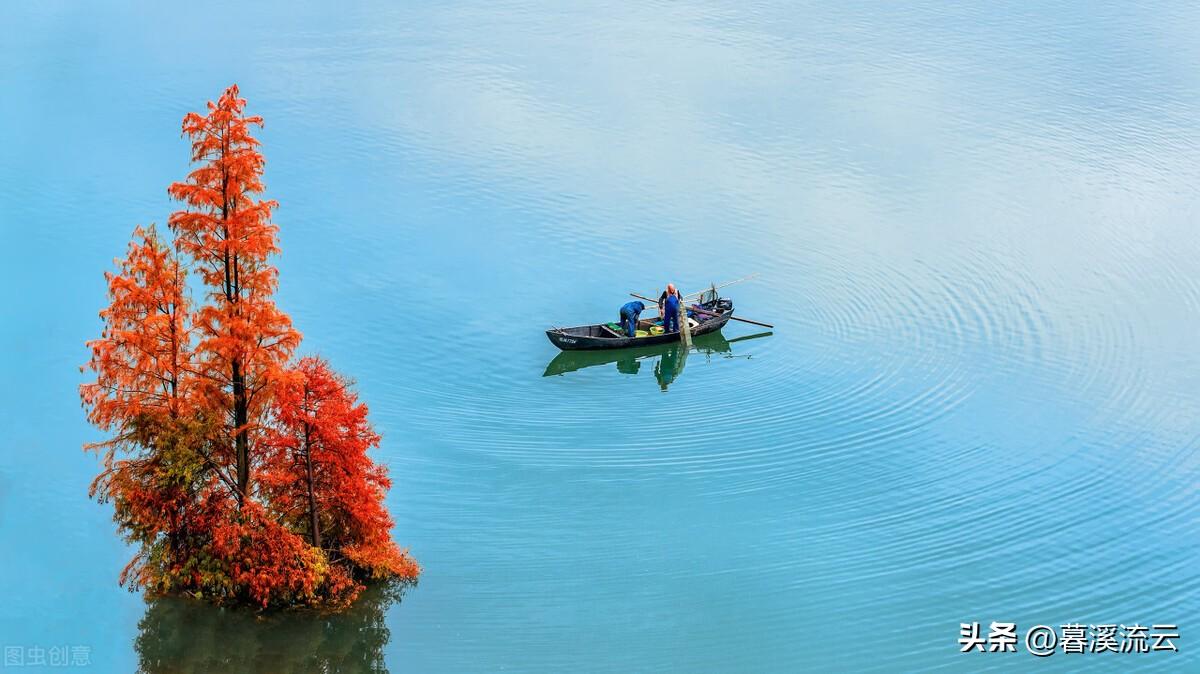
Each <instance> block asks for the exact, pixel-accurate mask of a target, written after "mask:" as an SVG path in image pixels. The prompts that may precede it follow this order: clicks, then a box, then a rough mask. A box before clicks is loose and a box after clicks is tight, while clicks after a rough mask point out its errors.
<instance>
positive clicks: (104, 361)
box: [80, 226, 219, 585]
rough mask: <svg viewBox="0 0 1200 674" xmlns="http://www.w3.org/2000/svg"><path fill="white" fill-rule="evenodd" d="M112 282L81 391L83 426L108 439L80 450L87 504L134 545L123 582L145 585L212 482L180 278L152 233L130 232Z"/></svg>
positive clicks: (176, 549)
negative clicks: (91, 376)
mask: <svg viewBox="0 0 1200 674" xmlns="http://www.w3.org/2000/svg"><path fill="white" fill-rule="evenodd" d="M117 264H118V270H117V272H116V273H107V274H105V278H106V279H107V281H108V295H109V305H108V307H107V308H105V309H104V310H103V311H101V312H100V318H101V320H102V321H103V324H104V330H103V332H102V333H101V336H100V338H99V339H96V340H93V341H91V342H88V346H89V347H90V348H91V351H92V356H91V359H90V361H89V362H88V366H89V367H90V368H91V369H92V370H93V371H95V373H96V380H95V381H93V382H90V383H87V384H84V385H83V386H81V387H80V395H81V397H82V400H83V405H84V408H85V409H86V410H87V417H88V420H89V421H91V422H92V423H93V424H95V425H96V426H98V427H100V428H101V429H102V430H104V431H107V432H108V433H110V434H111V437H110V438H109V439H107V440H104V441H102V442H98V443H93V444H91V445H89V446H88V447H89V448H90V449H94V450H97V451H99V452H101V454H102V457H103V462H104V469H103V470H102V471H101V473H100V475H99V476H97V477H96V479H95V480H94V481H93V483H92V488H91V494H92V495H93V496H96V497H98V498H99V499H100V500H101V501H107V500H111V501H112V502H113V505H114V508H115V519H116V521H117V524H118V527H119V529H120V530H121V531H122V533H123V534H124V535H125V536H126V538H127V539H129V540H130V541H131V542H135V543H138V544H139V548H138V554H137V556H135V557H134V559H133V560H132V561H131V562H130V563H129V565H128V566H127V567H126V569H125V571H124V572H123V573H122V582H125V580H126V579H127V578H129V579H131V580H132V582H133V583H134V584H135V585H139V584H146V583H151V582H152V579H153V578H154V577H155V576H156V574H157V573H158V571H159V570H161V569H163V568H167V567H170V566H171V565H172V564H174V563H175V562H176V561H177V560H178V556H179V553H180V552H181V547H182V544H183V541H184V540H185V539H186V538H187V535H188V534H187V532H188V530H189V526H190V524H191V519H192V516H193V515H194V509H193V508H192V505H193V504H194V499H195V495H196V493H197V491H198V490H199V489H201V488H202V485H203V484H204V482H205V481H206V480H207V479H210V478H211V476H213V475H218V474H219V471H218V472H214V471H213V469H214V466H213V464H212V463H211V462H210V461H208V457H207V456H206V455H205V451H204V450H205V447H204V435H205V431H204V424H203V422H202V416H201V414H200V411H199V409H198V408H197V406H196V396H195V395H194V394H195V383H196V377H195V376H194V374H193V372H192V369H191V362H192V338H191V328H190V321H189V303H188V300H187V294H186V276H185V272H184V269H183V267H182V265H181V264H180V262H179V260H178V259H177V258H176V257H175V256H174V254H173V253H172V252H171V250H170V248H168V247H167V246H166V245H165V244H164V243H163V242H162V241H161V240H160V239H159V237H158V234H157V232H156V231H155V229H154V227H153V226H151V227H150V229H149V230H143V229H142V228H141V227H138V228H137V229H135V230H134V233H133V241H132V242H131V243H130V244H129V251H128V254H127V255H126V257H125V259H124V260H119V261H117Z"/></svg>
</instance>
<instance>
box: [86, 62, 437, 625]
mask: <svg viewBox="0 0 1200 674" xmlns="http://www.w3.org/2000/svg"><path fill="white" fill-rule="evenodd" d="M244 107H245V101H244V100H242V99H241V98H239V97H238V90H237V87H236V86H233V87H230V88H229V89H228V90H226V91H225V93H224V94H223V95H222V96H221V98H220V99H219V100H218V101H217V102H216V103H209V105H208V114H207V115H206V116H201V115H198V114H195V113H191V114H188V115H187V116H186V117H185V118H184V120H183V131H184V133H185V134H186V135H188V136H189V137H190V138H191V140H192V159H193V161H195V162H199V163H200V166H199V167H198V168H196V169H195V170H194V171H192V172H191V174H189V176H188V179H187V180H186V181H184V182H182V183H175V184H173V185H171V187H170V189H169V191H170V193H171V195H172V196H174V197H176V198H178V199H180V200H182V201H184V202H186V204H187V208H185V209H184V210H182V211H179V212H176V213H174V214H172V215H171V218H170V224H171V227H172V229H173V231H174V232H175V241H174V244H175V249H176V251H177V252H179V253H182V260H181V259H180V258H177V257H176V255H175V254H174V253H173V252H172V251H171V249H170V247H169V246H167V245H166V244H165V243H163V242H162V241H161V240H160V239H159V237H158V234H157V233H156V232H155V230H154V228H153V227H151V228H150V229H149V230H148V231H146V230H142V229H140V228H139V229H137V230H135V231H134V241H133V242H132V243H131V244H130V246H129V252H128V255H127V256H126V258H125V259H124V260H121V261H118V270H117V272H116V273H111V274H106V278H107V280H108V294H109V305H108V307H107V308H105V309H104V310H103V311H101V312H100V317H101V320H102V321H103V324H104V329H103V332H102V334H101V336H100V338H99V339H97V340H93V341H91V342H88V346H89V348H90V349H91V352H92V355H91V359H90V360H89V362H88V367H90V368H91V369H92V370H93V371H94V372H95V374H96V379H95V381H93V382H89V383H87V384H84V385H83V386H81V387H80V396H81V398H82V400H83V405H84V408H85V409H86V410H87V417H88V420H89V421H91V422H92V423H93V424H95V425H96V426H98V427H99V428H101V429H102V430H104V431H105V432H107V433H108V434H109V435H110V437H109V438H108V439H107V440H104V441H102V442H98V443H94V444H92V445H89V446H88V447H89V448H90V449H95V450H98V451H100V452H101V453H102V456H103V461H104V468H103V470H102V472H101V473H100V475H99V476H98V477H97V478H96V480H95V482H94V483H93V485H92V494H93V495H94V496H97V497H98V498H99V499H100V500H101V501H112V502H113V504H114V509H115V513H114V519H115V520H116V522H117V524H118V528H119V529H120V530H121V532H122V533H123V534H124V535H125V536H126V538H127V539H128V540H129V541H130V542H132V543H135V544H136V545H137V553H136V555H135V557H134V559H133V560H132V561H131V562H130V563H129V565H128V566H127V567H126V569H125V571H124V572H122V575H121V582H122V583H123V584H124V583H129V584H130V586H131V587H145V588H146V589H147V590H148V591H151V592H153V593H155V594H169V593H186V594H191V595H195V596H204V597H207V598H210V599H212V600H214V601H218V602H227V601H229V602H247V603H254V604H257V605H259V606H263V607H266V606H292V605H297V604H315V605H335V606H340V605H343V604H344V603H346V602H348V601H350V600H352V599H353V598H354V597H355V596H357V594H358V592H359V591H360V590H361V589H362V584H363V582H364V581H365V580H367V579H372V578H375V579H378V578H414V577H415V576H416V575H417V573H418V568H417V565H416V563H415V562H413V561H412V559H410V558H409V557H408V556H407V554H406V553H404V552H402V551H400V550H399V549H398V548H397V547H396V545H395V543H393V542H392V540H391V538H390V534H389V531H390V529H391V527H392V520H391V518H390V517H389V516H388V513H387V511H386V510H385V509H384V506H383V496H384V493H385V492H386V490H387V489H388V487H389V483H388V480H387V477H386V475H385V472H384V470H383V468H382V467H380V466H377V465H376V464H374V463H373V462H372V461H371V460H370V459H369V458H368V457H367V454H366V452H367V450H368V449H369V448H371V447H374V446H376V445H377V444H378V442H379V437H378V436H377V435H376V434H375V433H374V432H373V431H372V430H371V427H370V425H369V424H368V423H367V419H366V407H365V406H364V405H362V404H361V403H359V402H358V400H357V398H356V397H355V396H354V394H353V393H352V392H350V391H349V389H348V388H347V385H346V382H345V381H344V380H343V379H341V378H339V377H338V376H337V375H335V374H334V373H333V372H332V371H331V370H329V368H328V366H327V365H326V364H325V363H324V361H320V360H317V359H304V360H301V361H300V363H299V364H298V365H297V366H296V367H295V368H294V369H293V370H287V369H286V363H287V361H288V359H289V358H290V356H291V354H292V352H293V351H294V350H295V349H296V347H297V345H298V344H299V342H300V334H299V333H298V332H296V331H295V330H294V329H293V328H292V325H291V320H290V319H289V318H288V317H287V315H286V314H284V313H283V312H281V311H280V310H279V309H278V308H276V306H275V303H274V300H273V299H272V296H273V294H274V292H275V289H276V285H277V274H278V272H277V271H276V269H275V267H274V266H272V265H271V264H270V261H269V258H270V256H271V255H273V254H275V253H276V252H277V245H276V240H275V235H276V227H275V225H273V224H271V222H270V215H271V210H272V209H273V208H274V206H275V204H274V202H272V201H266V200H262V199H259V198H258V197H257V195H259V194H260V193H261V192H262V189H263V186H262V180H261V177H262V169H263V158H262V155H261V154H260V153H259V152H258V150H257V147H258V141H256V140H255V139H254V138H253V137H251V135H250V133H249V128H250V127H251V126H252V125H255V124H259V125H261V123H262V120H261V119H259V118H258V117H248V116H246V115H245V114H244V113H243V109H244ZM185 262H190V263H191V266H192V267H194V268H195V269H196V270H197V271H198V272H199V274H200V277H201V279H202V281H203V282H204V284H205V286H207V288H208V292H207V294H206V296H205V298H206V300H208V301H207V302H204V303H202V304H201V305H200V306H199V307H195V308H193V307H192V306H191V304H190V302H189V301H188V298H187V292H186V288H187V282H186V274H185ZM298 434H299V435H298ZM264 439H265V440H267V442H264ZM256 472H257V473H261V476H262V478H263V479H262V480H261V484H259V485H257V486H256V484H255V481H254V480H252V477H255V475H254V474H255V473H256Z"/></svg>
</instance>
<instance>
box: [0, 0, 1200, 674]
mask: <svg viewBox="0 0 1200 674" xmlns="http://www.w3.org/2000/svg"><path fill="white" fill-rule="evenodd" d="M80 4H81V3H59V2H46V3H6V4H4V6H3V7H2V8H0V147H3V151H2V152H0V226H2V229H0V236H2V239H0V243H2V245H0V256H2V258H0V261H2V267H0V268H2V270H3V271H2V272H0V273H2V274H3V278H4V281H5V282H4V288H5V289H6V292H5V293H4V310H3V312H2V313H0V321H2V324H0V352H2V354H3V355H2V356H0V377H2V379H3V381H4V383H5V385H4V387H3V390H2V391H0V428H3V431H4V437H3V439H2V440H0V545H2V551H0V642H2V643H3V645H4V646H6V647H14V648H17V649H20V652H21V653H22V654H26V655H27V654H28V653H29V652H30V649H35V648H42V649H46V650H47V652H48V651H49V649H51V648H54V647H68V648H73V647H80V648H85V649H88V650H86V651H85V652H86V654H87V655H88V658H89V662H90V663H91V668H92V671H105V672H108V671H113V672H128V671H133V670H135V669H138V668H139V667H140V668H142V669H144V670H146V671H163V672H187V671H194V672H219V671H258V672H273V671H309V670H310V669H316V668H318V667H319V666H320V665H321V664H322V663H324V666H326V667H327V668H328V670H329V671H372V670H377V669H382V668H386V669H389V670H391V671H497V670H507V671H522V672H524V671H545V672H561V671H633V670H639V671H642V670H667V669H676V670H681V671H711V672H725V671H747V672H751V671H753V672H762V671H799V670H808V671H821V670H824V671H829V670H835V669H851V668H852V669H874V670H879V671H897V670H909V671H915V670H930V669H939V668H941V669H964V668H971V669H989V668H990V669H996V670H1000V669H1003V670H1010V669H1014V668H1029V669H1033V668H1037V669H1038V670H1039V671H1041V670H1044V669H1047V668H1049V669H1055V670H1057V669H1064V670H1065V669H1074V668H1078V667H1083V666H1101V667H1102V668H1108V669H1111V670H1114V671H1130V670H1136V669H1143V668H1145V669H1169V670H1175V671H1179V670H1183V669H1188V668H1195V667H1196V666H1197V663H1198V662H1200V660H1198V655H1197V654H1200V641H1198V638H1200V503H1198V502H1197V491H1196V486H1197V480H1198V479H1200V417H1198V415H1197V410H1198V409H1200V357H1198V356H1197V352H1196V345H1197V336H1198V330H1200V281H1198V280H1197V279H1198V278H1200V236H1198V235H1197V223H1198V222H1200V190H1198V188H1197V185H1200V40H1197V39H1196V37H1197V35H1200V7H1197V5H1196V3H1194V2H1146V1H1138V2H1099V3H1084V2H1074V3H1067V2H1053V1H1052V2H1044V3H1009V2H1001V3H968V2H928V3H926V2H918V3H902V4H898V5H895V6H892V5H883V4H882V3H859V2H846V3H778V4H770V5H757V4H755V5H753V6H752V5H750V4H748V3H738V2H711V3H700V4H695V3H676V2H669V3H668V2H646V3H626V4H629V5H631V6H629V7H621V6H620V4H619V3H618V4H611V3H597V4H591V3H570V6H569V7H566V6H563V3H550V2H547V3H515V2H469V3H463V4H456V5H453V6H450V5H449V4H448V3H414V4H411V5H407V4H406V6H403V7H398V6H393V3H383V2H373V3H363V4H356V5H355V6H352V7H336V8H335V7H329V8H326V9H318V8H311V7H295V6H293V3H279V4H277V5H274V6H272V5H270V4H269V3H254V6H245V7H242V6H241V4H242V3H231V4H229V5H227V6H224V7H222V8H220V9H215V10H209V9H203V10H202V9H201V8H200V7H199V6H198V5H186V6H179V7H171V8H169V7H167V6H166V3H145V4H143V5H141V6H139V7H136V8H133V7H127V6H124V5H125V3H113V6H109V3H103V2H96V3H84V4H86V7H83V6H77V5H80ZM160 5H162V6H160ZM830 5H833V6H830ZM233 82H237V83H238V84H239V85H240V86H241V88H242V92H243V94H244V95H245V96H246V97H247V98H248V99H249V101H250V104H249V110H250V111H251V112H253V113H257V114H261V115H263V116H264V117H265V118H266V121H267V125H266V128H265V129H264V130H263V131H262V133H261V134H260V138H261V140H262V141H263V143H264V152H265V154H266V156H267V159H268V166H267V174H266V181H267V186H268V193H269V196H271V197H272V198H275V199H278V200H279V202H280V203H281V207H280V208H279V210H278V213H277V217H276V220H277V222H278V223H279V225H280V228H281V234H280V237H281V245H282V249H283V254H282V256H281V257H280V258H279V260H278V264H279V267H280V269H281V284H280V290H279V302H280V304H281V306H282V308H283V309H284V310H286V311H288V312H290V313H291V315H292V317H293V318H294V320H295V321H296V324H297V326H298V327H299V329H300V330H301V331H302V332H303V333H304V339H305V341H304V346H303V351H304V352H306V353H320V354H323V355H324V356H326V357H328V358H329V359H330V360H331V361H332V363H333V364H334V366H335V367H337V368H338V369H340V370H341V371H343V372H345V373H347V374H349V375H351V376H352V377H354V378H356V380H357V382H358V388H359V390H360V392H361V395H362V396H363V398H364V399H365V401H366V402H367V403H368V404H369V405H370V408H371V414H372V418H373V420H374V422H375V424H376V425H377V427H378V428H379V430H380V431H381V432H382V434H383V436H384V442H383V445H382V447H381V448H380V450H379V452H378V454H377V458H378V459H379V460H381V461H383V462H385V463H386V464H387V465H388V466H389V467H390V470H391V473H392V476H393V479H394V482H395V484H394V487H393V489H392V491H391V493H390V494H389V496H388V506H389V507H390V509H391V511H392V513H393V514H394V515H395V518H396V522H397V526H396V530H395V537H396V539H397V540H398V541H399V542H400V543H401V545H403V546H408V547H410V548H411V550H412V553H413V554H414V555H415V556H416V557H417V559H418V560H419V561H420V562H421V563H422V564H423V566H424V569H425V571H424V574H423V575H422V577H421V580H420V584H419V585H418V586H416V587H414V588H410V589H409V590H408V591H407V592H406V593H404V596H403V598H402V599H401V600H400V601H395V599H394V598H391V599H389V598H386V597H379V596H376V595H371V596H370V597H368V598H367V599H365V600H364V601H363V602H362V603H361V604H360V605H358V606H356V607H355V609H354V610H353V611H351V612H350V613H348V614H345V615H341V616H336V617H333V618H328V619H320V618H314V617H311V616H297V615H289V616H282V617H277V618H273V619H269V620H259V619H256V618H255V617H254V616H250V615H247V614H245V613H244V612H237V611H233V612H230V611H219V610H217V609H212V608H210V607H207V606H204V605H195V604H191V603H188V602H180V601H172V600H165V601H161V602H154V603H153V604H148V603H147V602H146V601H145V600H144V599H143V598H142V597H141V596H140V595H138V594H130V593H128V592H126V591H124V590H122V589H120V588H119V587H118V586H117V584H116V579H117V575H118V573H119V571H120V569H121V567H122V566H123V565H124V563H125V562H126V561H127V559H128V557H129V555H130V551H129V550H128V549H126V547H125V546H124V545H123V544H122V543H121V542H120V541H119V540H118V539H117V537H116V536H115V534H114V530H113V525H112V523H111V519H110V517H111V510H110V508H109V507H106V506H100V505H97V504H96V503H94V502H91V501H89V500H88V498H87V486H88V483H89V481H90V480H91V478H92V477H93V475H94V474H95V472H96V470H97V465H96V460H95V459H94V458H93V457H92V456H90V455H86V454H84V453H83V452H82V451H80V445H82V444H83V443H84V442H86V441H89V440H94V439H96V438H97V434H96V432H95V431H94V430H93V429H91V428H89V427H88V426H87V424H86V423H85V422H84V419H83V414H82V411H81V410H80V408H79V402H78V397H77V394H76V386H77V385H78V384H79V382H81V381H82V380H83V375H81V374H80V373H79V371H78V366H79V365H80V364H82V363H84V362H85V360H86V352H85V350H84V347H83V342H84V341H85V340H87V339H89V338H92V337H94V336H95V335H96V334H97V333H98V331H99V327H100V324H99V321H98V319H97V316H96V312H97V311H98V310H99V308H100V307H101V305H102V303H103V301H104V285H103V278H102V273H103V272H104V271H105V270H106V269H109V268H110V265H111V260H112V258H113V257H115V256H117V255H120V254H123V251H124V248H125V244H126V241H127V240H128V237H129V234H130V232H131V230H132V229H133V227H134V226H135V225H137V224H139V223H141V224H145V223H149V222H158V223H160V224H161V223H164V222H165V220H166V217H167V215H168V213H169V212H170V211H171V210H172V209H173V208H174V205H173V204H172V203H171V202H170V201H169V200H168V199H167V197H166V187H167V185H168V184H169V183H170V182H171V181H173V180H177V179H180V178H181V177H182V176H184V175H185V173H186V171H187V170H188V164H187V152H188V150H187V145H186V143H185V141H184V140H182V139H181V138H180V134H179V124H180V119H181V117H182V116H183V115H184V114H185V113H186V112H188V111H190V110H199V109H203V106H204V103H205V101H206V100H209V99H212V98H215V97H216V96H217V95H219V93H220V92H221V90H222V89H223V88H224V87H226V86H227V85H229V84H230V83H233ZM755 272H756V273H759V274H760V276H759V277H758V278H757V279H755V280H753V281H749V282H746V283H742V284H739V285H735V286H731V287H730V288H728V289H727V294H728V296H730V297H732V298H733V299H734V301H735V302H736V305H737V308H738V313H739V314H740V315H744V316H746V317H750V318H756V319H759V320H763V321H766V322H769V323H774V324H775V326H776V327H775V330H774V332H773V334H771V335H768V336H758V337H756V338H752V339H739V338H742V337H752V336H754V335H758V334H759V333H761V332H762V331H761V329H759V328H756V327H754V326H749V325H745V324H736V323H735V324H731V325H729V326H728V327H727V328H726V329H725V330H724V332H723V336H721V337H717V338H710V339H708V340H704V341H701V343H699V344H698V345H697V348H696V350H694V351H692V352H691V353H684V352H682V351H680V350H679V349H677V348H676V349H665V350H659V351H651V352H639V354H637V357H636V358H626V359H617V358H611V359H607V358H603V357H601V358H593V359H587V358H584V359H571V358H566V359H556V355H557V352H556V350H555V349H554V348H553V347H552V346H551V345H550V343H549V342H548V341H547V340H546V338H545V336H544V335H543V331H544V330H545V329H546V328H548V327H550V326H551V325H577V324H581V323H589V322H595V321H609V320H615V317H616V312H617V308H618V307H619V306H620V305H621V304H622V303H624V302H625V301H626V300H627V294H626V293H628V292H630V291H638V292H642V293H650V292H654V293H655V294H657V291H658V289H659V288H661V286H662V285H663V284H664V283H665V282H666V281H668V280H673V281H675V282H676V283H678V284H680V285H681V286H682V287H683V288H684V289H685V290H691V289H697V290H698V289H700V288H701V287H703V286H706V285H708V284H709V283H710V282H712V281H718V282H719V281H722V280H727V279H733V278H737V277H740V276H744V275H746V274H750V273H755ZM993 620H996V621H1012V622H1016V623H1018V625H1019V626H1020V627H1021V629H1022V631H1023V630H1024V629H1025V627H1028V626H1032V625H1033V624H1035V623H1046V624H1052V625H1059V624H1062V623H1070V622H1081V623H1085V624H1087V623H1109V622H1111V623H1127V624H1128V623H1132V622H1137V621H1140V622H1141V623H1142V624H1151V623H1177V624H1179V628H1180V631H1181V633H1182V639H1181V640H1180V641H1179V642H1178V644H1179V646H1180V648H1181V652H1180V653H1177V654H1171V653H1151V654H1147V655H1114V654H1086V655H1082V656H1080V655H1063V654H1061V653H1060V654H1059V655H1057V656H1054V657H1051V658H1048V659H1045V660H1042V659H1038V658H1035V657H1033V656H1031V655H1029V654H1028V653H1024V652H1021V653H1017V654H1010V655H1001V654H974V655H960V654H959V653H958V643H957V639H958V636H959V623H960V622H972V621H979V622H981V623H984V625H985V630H986V625H987V623H989V622H990V621H993ZM1023 650H1024V649H1023V647H1022V651H1023Z"/></svg>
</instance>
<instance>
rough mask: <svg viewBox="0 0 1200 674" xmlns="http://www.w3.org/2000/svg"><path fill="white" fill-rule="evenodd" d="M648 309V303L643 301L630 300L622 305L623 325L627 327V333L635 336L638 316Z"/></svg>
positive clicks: (628, 335) (629, 335)
mask: <svg viewBox="0 0 1200 674" xmlns="http://www.w3.org/2000/svg"><path fill="white" fill-rule="evenodd" d="M645 310H646V305H645V304H642V303H641V302H636V301H635V302H628V303H626V304H625V305H623V306H622V307H621V326H622V327H624V328H625V335H626V336H627V337H633V336H634V335H636V334H637V323H638V316H640V315H641V314H642V312H643V311H645Z"/></svg>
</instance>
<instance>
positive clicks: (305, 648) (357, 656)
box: [135, 583, 407, 674]
mask: <svg viewBox="0 0 1200 674" xmlns="http://www.w3.org/2000/svg"><path fill="white" fill-rule="evenodd" d="M406 589H407V586H406V585H403V584H399V583H396V584H391V585H377V586H374V587H370V588H368V589H367V590H366V591H364V592H363V594H362V596H361V597H360V598H359V599H358V601H356V602H355V603H354V605H353V606H351V607H350V608H348V609H346V610H345V611H342V612H340V613H332V614H319V613H308V612H294V613H281V614H274V615H267V616H262V615H259V614H257V613H254V612H252V611H249V610H246V609H228V608H219V607H214V606H211V605H209V604H207V603H204V602H200V601H193V600H189V599H183V598H180V597H163V598H160V599H153V600H150V601H148V602H147V608H146V614H145V615H144V616H143V617H142V619H141V621H140V622H139V623H138V636H137V640H136V642H135V648H136V649H137V655H138V671H139V672H144V673H146V674H158V673H163V674H166V673H168V672H169V673H171V674H179V673H185V672H195V673H196V674H207V673H209V672H214V673H215V672H263V673H268V672H269V673H271V674H275V673H279V674H284V673H287V672H347V673H351V672H386V671H388V669H387V667H386V666H385V665H384V659H383V649H384V646H385V645H387V642H388V638H389V637H390V636H391V633H390V632H389V630H388V628H387V625H386V624H385V623H384V615H385V614H386V612H387V609H388V608H389V607H390V606H391V605H392V604H394V603H398V602H399V601H400V599H401V597H402V596H403V594H404V591H405V590H406Z"/></svg>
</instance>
